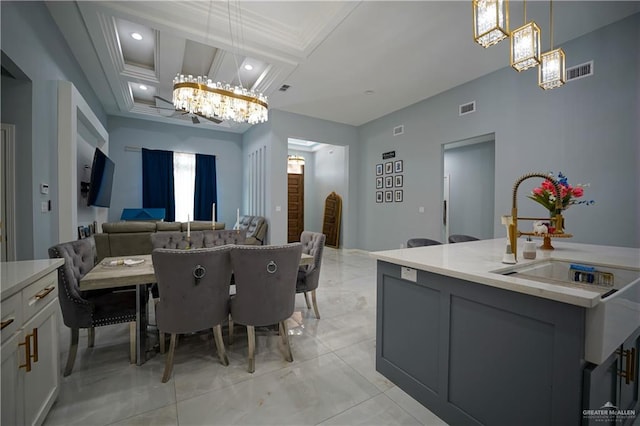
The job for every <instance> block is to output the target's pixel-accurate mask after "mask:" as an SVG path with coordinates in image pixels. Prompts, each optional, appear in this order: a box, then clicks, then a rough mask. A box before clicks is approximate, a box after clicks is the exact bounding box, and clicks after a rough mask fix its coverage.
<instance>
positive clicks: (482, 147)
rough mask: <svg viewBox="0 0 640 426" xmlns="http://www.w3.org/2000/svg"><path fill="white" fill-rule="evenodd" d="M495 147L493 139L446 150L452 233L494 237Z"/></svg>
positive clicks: (446, 173) (445, 165)
mask: <svg viewBox="0 0 640 426" xmlns="http://www.w3.org/2000/svg"><path fill="white" fill-rule="evenodd" d="M494 148H495V147H494V144H493V141H490V142H482V143H475V144H471V145H465V146H460V147H457V148H452V149H447V150H446V151H445V152H444V175H445V176H446V175H448V176H449V205H448V213H449V235H452V234H463V235H473V236H475V237H476V238H480V239H486V238H493V222H494V217H495V212H494V210H493V204H494V203H493V194H494V193H495V189H494V187H493V183H494V181H495V178H494V170H495V164H494V158H495V149H494ZM444 241H445V239H444V238H442V242H444Z"/></svg>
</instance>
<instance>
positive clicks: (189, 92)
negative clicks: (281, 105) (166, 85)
mask: <svg viewBox="0 0 640 426" xmlns="http://www.w3.org/2000/svg"><path fill="white" fill-rule="evenodd" d="M173 105H174V107H175V108H176V109H180V110H183V111H187V112H189V113H192V114H198V115H202V116H204V117H207V118H219V119H221V120H233V121H236V122H238V123H249V124H257V123H264V122H265V121H267V119H268V117H269V115H268V104H267V97H266V96H264V95H263V94H262V93H255V92H253V91H249V90H247V89H245V88H244V87H242V86H235V87H231V85H229V84H222V83H220V82H218V83H214V82H213V81H212V80H211V79H210V78H208V77H202V76H198V77H196V78H194V77H193V76H192V75H188V76H185V75H184V74H178V75H177V76H176V77H175V78H174V79H173Z"/></svg>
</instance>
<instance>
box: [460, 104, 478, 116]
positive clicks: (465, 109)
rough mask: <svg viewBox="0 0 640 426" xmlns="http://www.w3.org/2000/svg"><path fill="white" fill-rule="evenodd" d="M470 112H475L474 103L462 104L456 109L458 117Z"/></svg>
mask: <svg viewBox="0 0 640 426" xmlns="http://www.w3.org/2000/svg"><path fill="white" fill-rule="evenodd" d="M472 112H476V101H472V102H469V103H466V104H462V105H460V106H459V107H458V114H459V115H460V116H463V115H467V114H471V113H472Z"/></svg>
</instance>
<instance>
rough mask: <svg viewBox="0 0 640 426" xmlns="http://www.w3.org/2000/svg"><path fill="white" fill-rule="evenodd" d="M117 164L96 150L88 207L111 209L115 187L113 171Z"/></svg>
mask: <svg viewBox="0 0 640 426" xmlns="http://www.w3.org/2000/svg"><path fill="white" fill-rule="evenodd" d="M114 168H115V164H114V163H113V161H111V159H110V158H109V157H107V156H106V155H105V153H104V152H102V151H100V149H98V148H96V151H95V153H94V154H93V164H92V166H91V181H90V182H89V195H88V196H87V205H89V206H98V207H109V206H110V205H111V187H112V186H113V170H114Z"/></svg>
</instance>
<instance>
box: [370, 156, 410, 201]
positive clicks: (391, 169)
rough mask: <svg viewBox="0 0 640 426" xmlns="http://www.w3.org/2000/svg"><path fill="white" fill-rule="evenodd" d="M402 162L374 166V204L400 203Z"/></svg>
mask: <svg viewBox="0 0 640 426" xmlns="http://www.w3.org/2000/svg"><path fill="white" fill-rule="evenodd" d="M403 167H404V166H403V164H402V160H394V161H387V162H385V163H379V164H376V203H401V202H402V198H403V196H402V186H403V184H404V182H403V181H404V178H403V176H404V175H403Z"/></svg>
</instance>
